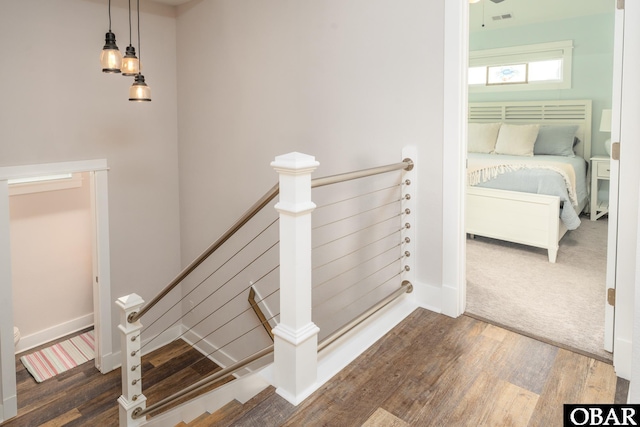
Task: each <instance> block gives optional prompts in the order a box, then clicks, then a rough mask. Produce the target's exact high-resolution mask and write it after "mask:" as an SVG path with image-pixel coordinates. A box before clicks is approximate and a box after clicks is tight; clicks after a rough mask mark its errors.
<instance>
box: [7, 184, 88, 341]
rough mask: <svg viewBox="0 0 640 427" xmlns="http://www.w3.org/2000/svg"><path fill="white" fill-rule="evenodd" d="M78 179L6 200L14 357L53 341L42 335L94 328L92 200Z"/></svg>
mask: <svg viewBox="0 0 640 427" xmlns="http://www.w3.org/2000/svg"><path fill="white" fill-rule="evenodd" d="M82 175H84V176H83V178H82V181H81V183H80V187H75V188H67V189H63V190H55V191H44V192H33V193H27V194H19V195H13V196H11V197H10V198H9V205H10V215H11V227H10V233H11V262H12V266H11V272H12V275H13V279H12V285H13V318H14V325H16V326H17V327H18V328H19V329H20V333H21V335H22V340H21V342H20V343H19V346H18V348H16V350H17V351H20V350H21V349H23V348H25V347H24V346H20V344H22V343H25V342H28V343H29V346H30V347H32V346H37V345H40V344H44V343H45V342H47V341H49V340H51V339H53V338H56V337H55V336H53V337H51V336H49V334H48V333H47V332H46V331H47V330H49V329H51V328H53V327H56V326H59V327H60V329H59V330H57V331H56V334H59V335H65V334H68V333H71V332H74V331H75V330H77V329H78V328H81V327H86V326H90V325H92V324H93V287H92V286H93V285H92V283H93V281H92V277H91V276H92V260H91V256H92V249H91V233H92V231H93V230H92V227H91V199H90V191H89V179H88V178H89V177H88V174H82ZM27 185H28V184H27ZM22 186H24V184H22ZM28 186H29V185H28ZM35 186H37V184H36V185H35ZM35 186H34V185H30V187H31V188H33V187H35ZM22 188H24V187H22ZM30 337H32V338H30ZM43 339H44V340H45V341H42V340H43Z"/></svg>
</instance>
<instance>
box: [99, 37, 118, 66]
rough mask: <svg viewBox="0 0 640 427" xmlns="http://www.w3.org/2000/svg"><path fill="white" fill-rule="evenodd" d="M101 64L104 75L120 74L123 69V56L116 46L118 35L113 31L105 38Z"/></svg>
mask: <svg viewBox="0 0 640 427" xmlns="http://www.w3.org/2000/svg"><path fill="white" fill-rule="evenodd" d="M100 64H102V72H104V73H119V72H120V68H121V67H122V54H121V53H120V50H119V49H118V46H117V45H116V35H115V34H113V33H112V32H111V31H109V32H108V33H107V34H106V35H105V37H104V47H103V48H102V52H101V53H100Z"/></svg>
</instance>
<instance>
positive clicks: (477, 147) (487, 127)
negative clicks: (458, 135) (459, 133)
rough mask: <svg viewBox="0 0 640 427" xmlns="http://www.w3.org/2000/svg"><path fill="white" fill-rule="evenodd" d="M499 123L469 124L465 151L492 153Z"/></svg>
mask: <svg viewBox="0 0 640 427" xmlns="http://www.w3.org/2000/svg"><path fill="white" fill-rule="evenodd" d="M500 125H501V123H469V128H468V129H469V137H468V140H467V151H469V152H470V153H493V150H494V148H495V146H496V140H497V138H498V130H500Z"/></svg>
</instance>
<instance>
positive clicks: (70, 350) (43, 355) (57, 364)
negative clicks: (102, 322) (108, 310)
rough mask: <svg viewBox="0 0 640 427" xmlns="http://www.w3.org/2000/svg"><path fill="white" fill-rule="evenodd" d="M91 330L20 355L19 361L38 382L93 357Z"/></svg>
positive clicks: (93, 346) (93, 343)
mask: <svg viewBox="0 0 640 427" xmlns="http://www.w3.org/2000/svg"><path fill="white" fill-rule="evenodd" d="M94 348H95V342H94V339H93V330H91V331H89V332H86V333H84V334H81V335H78V336H75V337H73V338H71V339H68V340H66V341H62V342H60V343H58V344H54V345H52V346H51V347H47V348H45V349H42V350H39V351H36V352H34V353H31V354H28V355H26V356H22V357H21V358H20V361H21V362H22V364H23V365H24V367H25V368H27V370H28V371H29V373H30V374H31V375H33V378H35V380H36V381H37V382H39V383H41V382H42V381H44V380H47V379H49V378H51V377H54V376H56V375H58V374H60V373H62V372H65V371H68V370H69V369H71V368H75V367H76V366H78V365H81V364H83V363H85V362H88V361H89V360H91V359H93V358H94V357H95V353H94Z"/></svg>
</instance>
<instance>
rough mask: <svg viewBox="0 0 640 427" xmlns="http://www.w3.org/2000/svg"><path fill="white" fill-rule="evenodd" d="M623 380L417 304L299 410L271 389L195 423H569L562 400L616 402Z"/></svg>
mask: <svg viewBox="0 0 640 427" xmlns="http://www.w3.org/2000/svg"><path fill="white" fill-rule="evenodd" d="M616 383H617V378H616V376H615V373H614V371H613V367H612V366H611V365H609V364H606V363H603V362H601V361H598V360H595V359H592V358H589V357H586V356H583V355H580V354H576V353H572V352H570V351H568V350H564V349H560V348H557V347H554V346H552V345H549V344H546V343H543V342H540V341H536V340H534V339H531V338H528V337H525V336H522V335H519V334H516V333H514V332H511V331H508V330H506V329H502V328H499V327H496V326H493V325H490V324H487V323H485V322H482V321H479V320H476V319H473V318H471V317H467V316H461V317H459V318H457V319H451V318H449V317H446V316H442V315H439V314H435V313H432V312H429V311H426V310H422V309H419V310H416V311H415V312H414V313H413V314H412V315H411V316H409V317H408V318H407V319H405V320H404V321H403V322H402V323H401V324H400V325H398V326H397V327H396V328H394V329H393V330H392V331H391V332H390V333H389V334H387V335H386V336H385V337H384V338H383V339H381V340H380V341H379V342H377V343H376V344H374V345H373V346H372V347H371V348H369V349H368V350H367V351H366V352H365V353H364V354H363V355H362V356H361V357H359V358H358V359H357V360H356V361H354V362H353V363H351V364H350V365H349V366H348V367H347V368H346V369H344V370H343V371H341V372H340V373H339V374H338V375H336V376H335V377H334V378H332V379H331V381H329V382H328V383H327V384H325V385H324V386H323V387H322V388H321V389H320V390H318V391H317V392H315V393H314V394H313V395H311V396H310V397H309V398H308V399H307V400H305V401H304V402H303V403H302V404H301V405H299V406H298V407H294V406H292V405H290V404H289V403H287V402H286V401H285V400H284V399H282V398H281V397H280V396H279V395H277V394H276V393H275V392H274V390H273V388H269V389H267V390H265V391H264V392H262V393H261V394H260V395H258V396H256V397H255V398H253V399H251V400H250V401H249V402H247V403H246V404H245V405H244V408H242V410H241V409H240V408H241V406H240V407H239V406H238V405H239V404H238V403H237V402H234V404H232V405H228V407H225V408H223V409H222V410H221V411H219V412H216V413H214V414H212V415H210V417H211V418H207V415H206V414H205V415H203V416H201V417H199V418H198V419H197V420H196V421H194V423H193V424H191V425H192V426H197V427H202V426H213V425H215V426H231V425H233V426H260V427H269V426H368V427H370V426H385V427H386V426H545V427H547V426H562V409H563V406H562V405H563V404H564V403H605V402H608V403H613V402H614V399H615V395H616ZM621 394H623V393H621Z"/></svg>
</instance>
